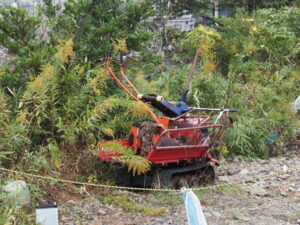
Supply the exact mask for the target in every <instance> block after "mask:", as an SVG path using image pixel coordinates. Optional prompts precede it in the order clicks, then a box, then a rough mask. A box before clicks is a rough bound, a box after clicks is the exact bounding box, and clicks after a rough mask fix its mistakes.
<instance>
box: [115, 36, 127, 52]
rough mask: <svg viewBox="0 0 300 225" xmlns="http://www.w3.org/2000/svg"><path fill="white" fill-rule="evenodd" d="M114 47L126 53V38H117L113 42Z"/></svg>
mask: <svg viewBox="0 0 300 225" xmlns="http://www.w3.org/2000/svg"><path fill="white" fill-rule="evenodd" d="M114 47H115V48H116V49H117V50H119V51H121V52H124V53H128V52H129V51H128V48H127V45H126V38H123V39H120V40H117V41H115V42H114Z"/></svg>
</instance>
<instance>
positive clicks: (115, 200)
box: [105, 195, 167, 216]
mask: <svg viewBox="0 0 300 225" xmlns="http://www.w3.org/2000/svg"><path fill="white" fill-rule="evenodd" d="M127 198H128V195H123V196H116V197H107V198H105V203H107V204H113V205H115V206H116V207H117V208H120V209H123V210H125V211H129V212H142V213H144V214H146V215H149V216H160V215H162V214H165V213H167V209H166V208H150V207H147V206H145V205H140V204H136V203H135V202H132V201H129V200H127Z"/></svg>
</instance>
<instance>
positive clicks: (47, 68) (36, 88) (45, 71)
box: [27, 63, 56, 93]
mask: <svg viewBox="0 0 300 225" xmlns="http://www.w3.org/2000/svg"><path fill="white" fill-rule="evenodd" d="M55 72H56V69H55V68H54V67H53V66H52V65H51V64H50V63H48V64H47V65H44V66H43V67H42V72H41V73H40V74H39V75H38V76H37V77H36V78H35V79H34V80H33V81H31V82H28V83H27V88H28V89H29V90H31V91H32V92H36V93H40V92H41V91H43V90H44V88H45V85H46V83H47V82H48V81H50V80H51V78H52V77H53V76H54V74H55Z"/></svg>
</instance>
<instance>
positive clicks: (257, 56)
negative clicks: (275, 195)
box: [0, 0, 300, 224]
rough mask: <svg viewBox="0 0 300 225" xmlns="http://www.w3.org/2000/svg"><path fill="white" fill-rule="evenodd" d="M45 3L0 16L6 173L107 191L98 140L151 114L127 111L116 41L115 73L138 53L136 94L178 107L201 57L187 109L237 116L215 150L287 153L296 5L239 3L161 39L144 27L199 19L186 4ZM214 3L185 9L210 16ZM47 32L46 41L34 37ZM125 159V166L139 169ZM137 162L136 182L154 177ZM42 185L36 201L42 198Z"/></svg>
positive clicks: (0, 148)
mask: <svg viewBox="0 0 300 225" xmlns="http://www.w3.org/2000/svg"><path fill="white" fill-rule="evenodd" d="M45 2H46V3H47V4H45V7H44V8H41V9H40V11H39V13H38V14H37V15H36V16H31V15H28V13H27V12H26V11H24V10H22V9H16V8H12V7H9V8H1V10H0V15H1V16H0V44H1V45H3V46H4V47H6V48H7V49H8V51H9V53H10V54H11V55H12V56H13V59H12V60H11V61H10V62H7V63H5V64H4V65H3V66H2V67H1V68H0V166H4V167H8V168H14V169H19V170H22V171H26V172H33V173H39V174H44V175H52V176H55V177H65V178H68V179H75V180H80V181H86V182H95V181H96V180H97V179H98V180H101V181H102V182H107V183H111V181H109V179H108V178H107V175H108V172H110V171H112V170H113V169H108V168H107V165H104V164H101V163H99V162H97V160H96V158H97V156H96V155H95V151H96V149H97V145H98V142H99V141H104V140H111V139H117V138H127V137H128V131H129V128H130V125H131V123H132V122H133V121H137V120H141V119H145V118H147V113H146V109H145V107H144V106H143V105H141V104H139V103H136V102H133V101H131V100H130V99H129V98H128V97H127V96H126V95H125V94H124V93H123V92H122V91H121V90H120V89H119V88H118V87H117V85H116V84H115V82H114V81H113V80H112V79H110V77H109V75H108V74H107V72H106V71H105V69H104V65H103V59H104V57H105V54H106V52H107V51H108V49H109V46H110V44H111V43H112V42H114V44H115V46H116V47H117V48H115V49H116V50H115V52H114V53H113V55H114V58H113V62H112V64H113V66H117V64H118V60H117V54H118V51H117V50H118V48H119V49H120V48H124V46H127V49H128V50H129V51H133V50H135V51H139V52H140V54H139V55H138V56H135V57H129V58H127V59H126V61H125V68H126V73H127V74H128V76H129V78H130V79H131V80H132V81H133V83H134V84H135V85H136V86H137V87H138V89H139V90H140V91H141V93H145V94H148V93H156V94H158V95H163V96H165V98H166V99H168V100H174V101H175V100H179V99H180V97H181V96H180V95H179V93H181V92H182V90H183V88H184V85H185V80H186V77H187V74H188V73H189V71H190V69H191V68H190V64H191V62H192V61H193V58H194V55H195V53H196V51H198V52H199V64H198V66H197V68H196V71H195V77H194V80H193V82H192V86H191V91H190V92H189V94H188V104H189V105H195V106H201V107H223V106H225V107H228V108H237V109H238V110H239V111H238V112H237V113H235V114H232V117H233V119H234V121H235V123H234V125H233V127H230V128H228V129H225V139H224V143H225V144H224V145H223V146H222V149H220V150H221V151H220V152H221V153H226V154H227V155H228V156H232V157H235V156H237V155H238V156H242V157H247V158H255V157H269V156H272V155H276V154H281V153H285V152H286V151H288V146H289V145H290V144H291V143H292V142H293V139H294V138H295V137H294V136H293V130H295V129H296V128H297V127H298V128H299V125H300V124H299V120H297V116H296V114H295V113H294V112H293V111H291V106H290V103H291V101H293V100H294V99H296V97H297V96H298V95H299V87H300V86H299V84H300V45H299V36H300V29H299V27H300V20H299V18H300V9H299V8H298V7H297V3H298V2H297V1H293V2H291V1H261V3H260V4H258V5H255V7H254V5H253V4H252V3H253V1H243V2H244V3H245V4H246V5H243V6H244V7H245V9H238V8H237V7H236V8H235V10H234V11H235V14H234V15H233V16H232V17H228V18H220V19H216V20H217V21H218V22H219V23H221V24H223V26H215V25H214V24H213V25H211V26H202V25H199V26H198V27H197V28H196V29H194V30H192V31H191V32H189V33H181V32H180V31H175V30H173V29H169V28H168V29H166V30H159V31H156V30H155V29H154V27H153V25H152V24H151V23H149V22H147V20H146V18H148V17H149V16H153V15H155V16H157V18H158V20H159V18H160V19H162V18H165V16H167V17H169V18H171V17H172V16H173V15H182V14H184V13H189V12H192V11H193V10H192V8H188V7H186V5H187V1H184V0H182V1H176V4H172V5H171V6H172V7H171V9H172V10H166V9H165V8H164V7H165V3H166V1H160V3H158V2H159V1H150V0H143V1H126V3H124V1H108V0H107V1H103V0H101V1H100V0H93V1H88V0H79V1H74V0H69V1H67V2H66V4H65V7H64V9H62V11H61V12H59V13H58V8H57V7H56V6H53V5H52V4H51V2H50V1H45ZM188 2H190V1H188ZM209 2H210V1H203V2H202V3H203V4H202V3H201V4H199V5H197V3H198V1H192V3H193V4H190V5H189V6H192V5H195V4H196V5H197V6H199V7H200V8H201V7H202V8H203V9H205V7H207V8H209V7H211V5H210V3H209ZM232 2H233V3H237V2H238V1H232ZM248 3H249V4H248ZM271 3H274V4H272V5H270V4H271ZM275 3H276V4H275ZM236 6H240V5H238V4H237V5H236ZM282 6H293V7H286V8H281V7H282ZM267 7H275V8H267ZM183 9H186V10H183ZM204 11H205V10H204ZM201 12H202V11H201ZM198 13H200V11H198ZM200 14H201V13H200ZM201 15H204V14H201ZM201 15H200V16H201ZM198 16H199V15H198ZM160 23H163V24H162V25H163V26H165V24H164V22H163V20H160V22H159V21H158V26H160V25H159V24H160ZM42 25H43V26H44V27H47V29H48V30H49V32H48V33H47V35H45V34H44V35H39V34H38V33H37V32H36V31H37V30H38V29H39V28H40V27H41V26H42ZM153 38H155V39H160V40H162V43H163V51H164V53H165V55H164V57H163V56H159V55H156V54H155V52H154V51H153V50H151V43H152V41H153ZM125 43H126V45H125ZM169 45H172V46H173V48H172V50H170V51H169V50H167V49H166V48H165V47H166V46H169ZM122 46H123V47H122ZM123 50H124V49H123ZM272 135H273V136H272ZM121 150H122V151H123V152H127V153H128V149H125V150H124V149H121ZM127 153H126V154H125V156H124V158H122V159H119V160H120V161H122V160H123V161H125V162H127V163H128V162H129V161H130V160H131V161H130V162H132V160H135V162H137V160H136V159H137V158H134V157H135V155H133V154H129V153H128V154H127ZM138 162H139V164H138V165H139V166H138V167H132V170H133V171H135V172H137V173H139V172H142V171H145V170H147V168H148V167H149V164H147V162H146V161H145V163H141V161H138ZM96 168H97V171H95V170H96ZM98 168H99V169H98ZM37 186H38V185H36V186H35V185H33V186H32V189H33V190H35V191H33V193H36V195H37V196H40V195H42V194H43V191H42V190H40V189H39V187H37ZM220 192H222V190H220ZM34 197H36V196H34ZM121 200H122V199H121ZM111 202H112V203H113V204H115V201H114V200H111ZM121 202H123V200H122V201H121ZM117 204H119V203H117ZM122 204H123V203H122ZM122 204H121V206H120V207H123V206H122ZM123 205H124V204H123ZM1 210H2V211H1V213H0V215H4V214H6V215H10V214H9V213H5V212H4V211H3V210H5V209H4V208H2V207H1ZM16 210H17V209H16ZM134 210H136V208H135V207H134ZM137 210H139V211H143V212H146V211H147V210H148V209H145V208H142V209H140V208H139V207H138V209H137ZM4 219H5V218H4ZM8 219H9V218H8ZM0 221H1V222H0V223H1V224H2V217H1V216H0ZM8 221H9V220H8ZM4 223H5V222H4ZM22 223H23V224H26V222H22Z"/></svg>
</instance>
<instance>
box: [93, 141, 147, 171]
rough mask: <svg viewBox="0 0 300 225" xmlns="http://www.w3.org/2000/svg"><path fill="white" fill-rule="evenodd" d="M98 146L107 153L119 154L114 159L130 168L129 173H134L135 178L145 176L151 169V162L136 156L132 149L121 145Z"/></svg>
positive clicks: (107, 143)
mask: <svg viewBox="0 0 300 225" xmlns="http://www.w3.org/2000/svg"><path fill="white" fill-rule="evenodd" d="M98 145H99V147H100V148H101V149H102V150H103V151H104V152H106V153H114V154H116V153H117V154H118V153H119V155H120V156H115V157H114V159H115V160H116V161H118V162H120V163H122V164H124V165H126V166H128V171H132V173H133V175H134V176H135V175H136V174H137V175H140V174H143V173H145V172H147V171H148V170H149V169H150V164H151V162H150V161H148V160H147V159H145V158H143V157H141V156H138V155H136V154H135V153H134V151H133V150H132V149H130V148H125V147H123V146H122V145H121V144H120V143H117V142H100V143H99V144H98Z"/></svg>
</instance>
